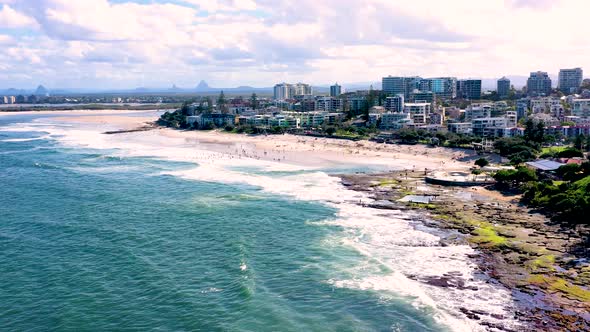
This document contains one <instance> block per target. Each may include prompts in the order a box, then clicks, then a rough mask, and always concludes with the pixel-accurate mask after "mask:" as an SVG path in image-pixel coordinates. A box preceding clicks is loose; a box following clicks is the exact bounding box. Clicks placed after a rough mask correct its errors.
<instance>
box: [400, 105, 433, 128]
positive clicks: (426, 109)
mask: <svg viewBox="0 0 590 332" xmlns="http://www.w3.org/2000/svg"><path fill="white" fill-rule="evenodd" d="M430 109H431V105H430V103H406V104H405V105H404V113H408V114H410V118H411V119H412V121H413V122H414V124H427V123H428V116H429V115H430Z"/></svg>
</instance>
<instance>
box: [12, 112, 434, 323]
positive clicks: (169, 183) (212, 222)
mask: <svg viewBox="0 0 590 332" xmlns="http://www.w3.org/2000/svg"><path fill="white" fill-rule="evenodd" d="M37 118H38V116H37ZM30 120H31V118H30V117H26V116H25V117H23V116H10V117H3V118H0V121H1V122H0V126H3V125H7V124H10V123H12V122H23V121H30ZM44 135H45V134H44V133H42V132H34V131H31V132H16V131H9V130H7V129H0V211H1V213H0V266H1V269H0V299H1V300H0V326H2V330H4V331H6V330H8V331H47V330H51V331H53V330H75V331H80V330H103V331H104V330H160V331H391V330H398V331H440V330H443V328H442V327H441V326H439V325H437V324H436V323H435V321H434V319H433V318H432V313H431V312H429V310H427V309H422V310H418V309H416V308H415V307H413V306H412V305H411V304H410V300H404V299H402V298H395V297H384V296H382V294H380V293H379V292H376V291H370V290H357V289H348V288H338V287H334V286H333V285H332V284H331V283H330V280H333V279H338V278H351V277H354V276H350V275H347V273H350V272H347V271H346V270H342V271H340V270H339V267H342V266H348V265H354V264H356V263H358V262H360V261H362V260H363V257H362V256H361V255H360V254H359V253H358V252H356V251H354V250H352V249H351V248H348V247H345V246H326V245H325V241H326V239H328V238H334V237H338V236H339V235H340V234H341V233H342V232H344V230H343V229H342V228H340V227H338V226H331V225H330V224H326V223H322V222H321V221H323V220H330V219H333V218H334V217H335V213H336V211H335V210H334V209H333V208H330V207H327V206H325V205H322V204H319V203H314V202H306V201H300V200H294V199H290V198H288V197H282V196H277V195H272V194H268V193H265V192H263V191H262V190H261V189H260V188H256V187H253V186H248V185H239V184H233V185H228V184H221V183H213V182H200V181H191V180H186V179H182V178H178V177H174V176H170V175H162V173H163V172H166V171H171V170H182V169H190V168H194V167H196V166H198V165H195V164H192V163H187V162H172V161H166V160H159V159H155V158H145V157H144V158H141V157H121V156H117V155H116V154H115V153H114V152H115V151H110V150H96V149H88V148H71V147H70V148H68V147H65V146H62V145H60V144H59V143H57V142H56V141H54V140H53V139H51V138H50V137H45V136H44ZM39 137H41V139H35V140H27V139H30V138H39ZM15 139H16V140H15Z"/></svg>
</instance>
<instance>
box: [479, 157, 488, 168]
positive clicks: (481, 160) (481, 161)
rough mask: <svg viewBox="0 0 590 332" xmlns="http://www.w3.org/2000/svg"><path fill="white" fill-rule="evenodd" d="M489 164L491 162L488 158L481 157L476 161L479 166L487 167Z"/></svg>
mask: <svg viewBox="0 0 590 332" xmlns="http://www.w3.org/2000/svg"><path fill="white" fill-rule="evenodd" d="M489 164H490V162H489V161H488V160H487V159H486V158H479V159H477V160H476V161H475V165H476V166H479V167H480V168H483V167H486V166H487V165H489Z"/></svg>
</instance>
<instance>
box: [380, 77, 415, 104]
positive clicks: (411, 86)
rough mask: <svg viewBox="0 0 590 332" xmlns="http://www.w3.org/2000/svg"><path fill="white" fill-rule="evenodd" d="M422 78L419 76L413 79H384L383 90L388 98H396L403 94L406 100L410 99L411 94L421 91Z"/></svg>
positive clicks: (382, 81)
mask: <svg viewBox="0 0 590 332" xmlns="http://www.w3.org/2000/svg"><path fill="white" fill-rule="evenodd" d="M421 80H422V78H420V77H418V76H413V77H392V76H387V77H383V79H382V80H381V83H382V88H381V89H382V90H383V92H385V94H387V95H388V96H396V95H399V94H402V95H403V96H404V98H405V99H406V100H409V99H410V93H411V92H412V91H414V90H416V89H419V85H420V81H421Z"/></svg>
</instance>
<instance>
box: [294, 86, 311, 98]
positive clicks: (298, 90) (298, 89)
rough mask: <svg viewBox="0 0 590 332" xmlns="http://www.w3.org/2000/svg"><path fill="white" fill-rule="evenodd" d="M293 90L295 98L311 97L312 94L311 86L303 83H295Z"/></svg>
mask: <svg viewBox="0 0 590 332" xmlns="http://www.w3.org/2000/svg"><path fill="white" fill-rule="evenodd" d="M293 89H294V90H295V91H294V95H297V96H306V95H311V94H312V92H313V91H312V89H311V85H309V84H305V83H297V84H295V85H294V86H293Z"/></svg>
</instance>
